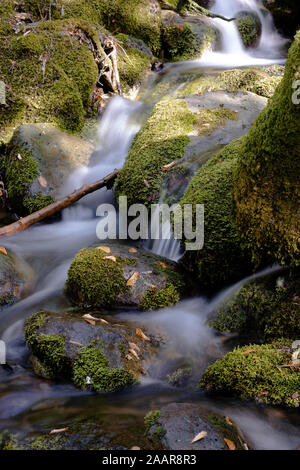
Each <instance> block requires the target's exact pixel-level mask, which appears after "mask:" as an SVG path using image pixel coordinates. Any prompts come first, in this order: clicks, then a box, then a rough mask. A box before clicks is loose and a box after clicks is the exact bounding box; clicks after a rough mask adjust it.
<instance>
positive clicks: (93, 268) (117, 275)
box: [66, 248, 127, 307]
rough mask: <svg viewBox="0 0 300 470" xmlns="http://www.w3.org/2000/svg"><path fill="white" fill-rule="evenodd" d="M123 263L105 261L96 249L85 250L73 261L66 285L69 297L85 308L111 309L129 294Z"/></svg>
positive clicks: (103, 256) (103, 255) (101, 253)
mask: <svg viewBox="0 0 300 470" xmlns="http://www.w3.org/2000/svg"><path fill="white" fill-rule="evenodd" d="M126 290H127V287H126V281H125V279H124V275H123V269H122V266H121V263H114V262H113V261H111V260H108V259H105V253H103V252H102V251H101V250H98V249H97V248H95V249H91V250H87V249H83V250H81V251H79V253H78V254H77V255H76V257H75V258H74V260H73V262H72V264H71V266H70V269H69V272H68V279H67V282H66V294H67V295H68V296H69V298H70V299H71V300H72V302H74V303H75V304H77V305H79V306H84V307H99V306H109V305H111V304H113V302H114V301H115V300H116V298H117V297H118V295H119V294H120V293H122V292H126Z"/></svg>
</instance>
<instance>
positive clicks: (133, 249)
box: [129, 248, 138, 253]
mask: <svg viewBox="0 0 300 470" xmlns="http://www.w3.org/2000/svg"><path fill="white" fill-rule="evenodd" d="M137 252H138V251H137V250H136V249H135V248H129V253H137Z"/></svg>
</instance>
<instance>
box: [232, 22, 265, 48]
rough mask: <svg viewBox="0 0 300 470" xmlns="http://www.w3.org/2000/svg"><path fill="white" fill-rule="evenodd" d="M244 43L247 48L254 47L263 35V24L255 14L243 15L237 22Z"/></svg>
mask: <svg viewBox="0 0 300 470" xmlns="http://www.w3.org/2000/svg"><path fill="white" fill-rule="evenodd" d="M235 23H236V25H237V28H238V30H239V33H240V35H241V38H242V41H243V43H244V45H245V46H246V47H254V46H255V45H256V44H257V43H258V41H259V38H260V35H261V30H262V26H261V22H260V20H259V18H258V17H257V15H255V14H242V15H241V16H240V17H239V18H237V19H236V20H235Z"/></svg>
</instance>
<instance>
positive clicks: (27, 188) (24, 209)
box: [1, 124, 94, 215]
mask: <svg viewBox="0 0 300 470" xmlns="http://www.w3.org/2000/svg"><path fill="white" fill-rule="evenodd" d="M93 150H94V147H93V145H92V144H90V143H89V142H86V141H84V140H82V139H80V138H78V137H75V136H72V135H70V134H67V133H64V132H61V131H59V130H58V129H56V128H55V127H53V126H51V125H49V124H24V125H22V126H19V127H18V128H17V129H16V131H15V132H14V135H13V138H12V140H11V141H10V143H9V145H8V147H7V150H6V155H5V157H4V159H3V160H2V164H1V165H2V175H3V178H4V181H5V186H6V188H7V191H8V204H9V206H10V207H11V208H12V209H13V210H14V211H16V212H17V213H18V214H20V215H26V214H29V213H31V212H34V211H36V210H39V209H41V208H42V207H44V206H46V205H47V204H50V203H51V202H52V201H53V200H54V199H56V198H58V197H59V195H60V193H61V191H62V188H63V185H64V183H65V182H66V181H67V179H68V177H69V175H70V174H71V173H72V172H73V171H74V170H75V169H77V168H79V167H81V166H84V165H87V164H88V162H89V158H90V156H91V154H92V152H93ZM58 169H59V170H58Z"/></svg>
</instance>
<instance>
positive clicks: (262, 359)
mask: <svg viewBox="0 0 300 470" xmlns="http://www.w3.org/2000/svg"><path fill="white" fill-rule="evenodd" d="M292 344H293V341H292V340H280V341H279V340H278V341H277V342H274V343H270V344H265V345H262V346H260V345H257V344H254V345H250V346H244V347H242V348H236V349H235V350H234V351H232V352H230V353H228V354H225V356H223V357H222V358H221V359H218V360H217V361H216V362H215V363H214V364H212V365H211V366H209V367H208V369H207V370H206V371H205V373H204V375H203V376H202V379H201V382H200V384H201V386H202V387H203V388H205V389H206V390H211V391H215V392H220V393H223V394H224V393H226V394H228V395H234V396H237V397H239V398H241V399H244V400H246V399H250V400H256V401H259V402H262V403H267V404H271V405H284V406H289V407H298V406H299V392H300V374H299V370H298V369H297V367H293V365H292V363H291V361H292V352H293V350H292Z"/></svg>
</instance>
